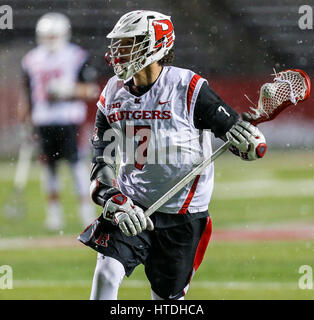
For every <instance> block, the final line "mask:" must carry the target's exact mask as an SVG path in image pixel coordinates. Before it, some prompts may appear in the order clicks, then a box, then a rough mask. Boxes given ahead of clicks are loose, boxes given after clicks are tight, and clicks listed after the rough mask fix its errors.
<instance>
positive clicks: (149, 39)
mask: <svg viewBox="0 0 314 320" xmlns="http://www.w3.org/2000/svg"><path fill="white" fill-rule="evenodd" d="M107 38H109V39H111V44H110V46H109V49H110V51H109V52H108V53H107V55H106V60H107V62H108V63H109V64H110V65H112V66H113V69H114V72H115V74H116V75H117V76H118V78H120V79H124V80H125V79H128V78H129V77H132V76H133V75H134V74H136V73H137V72H139V71H140V70H142V69H143V68H145V67H146V66H148V65H149V64H151V63H153V62H155V61H158V60H160V59H162V58H163V57H164V56H165V55H167V54H168V53H169V50H170V49H171V48H172V47H173V45H174V39H175V35H174V28H173V24H172V22H171V19H170V16H166V15H164V14H161V13H159V12H155V11H146V10H137V11H132V12H129V13H127V14H125V15H123V16H122V17H121V18H120V20H119V21H118V22H117V24H116V25H115V26H114V28H113V30H112V31H111V32H110V33H109V34H108V35H107ZM125 38H130V39H132V42H131V43H130V44H128V45H125V44H123V42H122V44H121V41H122V40H123V39H125Z"/></svg>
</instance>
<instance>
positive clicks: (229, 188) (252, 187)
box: [213, 179, 314, 200]
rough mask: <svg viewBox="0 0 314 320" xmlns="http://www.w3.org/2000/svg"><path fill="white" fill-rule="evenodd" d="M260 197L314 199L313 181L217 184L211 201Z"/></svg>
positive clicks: (275, 180) (258, 181)
mask: <svg viewBox="0 0 314 320" xmlns="http://www.w3.org/2000/svg"><path fill="white" fill-rule="evenodd" d="M261 197H275V198H283V197H314V179H303V180H279V179H266V180H244V181H235V182H217V183H216V184H215V186H214V193H213V200H214V199H243V198H261Z"/></svg>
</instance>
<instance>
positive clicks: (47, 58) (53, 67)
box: [22, 13, 99, 231]
mask: <svg viewBox="0 0 314 320" xmlns="http://www.w3.org/2000/svg"><path fill="white" fill-rule="evenodd" d="M70 36H71V25H70V21H69V19H68V18H67V17H66V16H65V15H63V14H60V13H47V14H45V15H44V16H42V17H41V18H40V19H39V21H38V23H37V26H36V37H37V43H38V46H37V47H36V48H34V49H32V50H31V51H30V52H28V53H27V54H26V55H25V56H24V58H23V59H22V69H23V72H24V78H25V87H26V89H27V94H28V98H29V99H28V101H29V103H28V106H27V108H25V109H24V115H23V118H24V120H25V119H28V120H29V121H30V122H31V124H32V125H33V126H34V128H35V131H36V134H37V136H38V140H39V144H40V147H41V160H42V163H43V168H44V173H45V178H46V179H45V188H46V192H47V195H48V206H47V216H46V221H45V225H46V227H47V228H48V229H49V230H52V231H58V230H61V229H62V228H63V226H64V214H63V209H62V206H61V203H60V182H59V178H58V175H57V164H58V160H59V159H66V160H67V161H68V162H69V164H70V167H71V171H72V173H73V177H74V185H75V190H76V192H77V195H78V198H79V204H78V208H79V213H80V220H81V222H82V224H84V225H86V224H88V223H90V222H91V221H93V219H94V218H95V210H94V206H93V203H92V202H91V201H90V197H89V188H87V187H86V181H88V179H89V173H88V167H87V166H86V165H85V164H84V162H83V161H82V159H81V156H80V152H79V151H80V150H79V144H78V134H79V128H80V126H81V124H83V123H84V121H85V119H86V111H87V110H86V107H87V106H86V104H85V102H84V100H85V99H91V98H95V95H96V96H97V95H99V89H98V86H97V85H96V84H95V83H94V81H95V69H93V68H92V67H91V66H90V64H89V63H88V54H87V52H86V51H85V50H83V49H82V48H80V47H79V46H77V45H75V44H72V43H70V42H69V40H70Z"/></svg>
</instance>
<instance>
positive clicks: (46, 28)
mask: <svg viewBox="0 0 314 320" xmlns="http://www.w3.org/2000/svg"><path fill="white" fill-rule="evenodd" d="M70 38H71V23H70V20H69V19H68V17H67V16H65V15H64V14H61V13H55V12H51V13H46V14H44V15H43V16H42V17H41V18H40V19H39V20H38V22H37V25H36V39H37V43H38V44H40V45H43V46H45V47H46V48H47V49H48V50H49V51H58V50H59V49H61V48H62V47H63V46H64V45H65V44H66V43H67V42H68V41H69V40H70Z"/></svg>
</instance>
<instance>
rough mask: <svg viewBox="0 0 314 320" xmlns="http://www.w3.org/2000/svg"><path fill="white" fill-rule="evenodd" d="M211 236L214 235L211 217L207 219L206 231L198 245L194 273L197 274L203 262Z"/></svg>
mask: <svg viewBox="0 0 314 320" xmlns="http://www.w3.org/2000/svg"><path fill="white" fill-rule="evenodd" d="M211 235H212V220H211V218H210V217H207V224H206V227H205V230H204V231H203V234H202V237H201V239H200V242H199V243H198V246H197V249H196V253H195V258H194V264H193V269H194V272H196V270H197V269H198V267H199V266H200V264H201V263H202V261H203V258H204V255H205V252H206V249H207V246H208V243H209V239H210V237H211Z"/></svg>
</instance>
